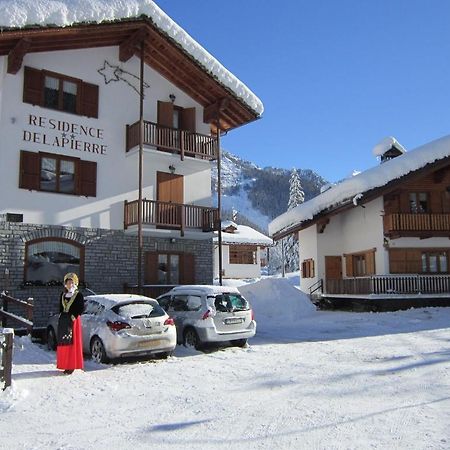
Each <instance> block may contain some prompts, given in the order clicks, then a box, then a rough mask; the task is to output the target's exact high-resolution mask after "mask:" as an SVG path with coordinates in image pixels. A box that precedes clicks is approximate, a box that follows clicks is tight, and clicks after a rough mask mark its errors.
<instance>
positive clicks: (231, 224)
mask: <svg viewBox="0 0 450 450" xmlns="http://www.w3.org/2000/svg"><path fill="white" fill-rule="evenodd" d="M230 227H231V228H234V229H235V230H237V228H238V226H237V224H235V223H234V222H233V221H232V220H222V230H226V229H227V228H230Z"/></svg>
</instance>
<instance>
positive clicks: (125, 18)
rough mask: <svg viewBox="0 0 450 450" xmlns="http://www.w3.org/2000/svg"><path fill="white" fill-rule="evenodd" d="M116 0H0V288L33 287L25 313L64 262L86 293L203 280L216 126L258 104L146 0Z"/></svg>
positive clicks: (211, 224)
mask: <svg viewBox="0 0 450 450" xmlns="http://www.w3.org/2000/svg"><path fill="white" fill-rule="evenodd" d="M125 3H126V4H125ZM125 3H124V2H111V4H110V5H108V4H107V2H98V1H96V0H93V1H92V2H88V3H86V2H85V3H82V2H78V3H77V2H71V1H70V0H65V1H64V0H63V1H61V0H60V1H49V2H47V3H46V10H42V5H41V9H40V10H39V11H37V10H35V9H34V8H35V6H36V5H33V3H32V2H22V3H18V4H17V5H13V2H10V1H2V0H0V7H1V11H2V16H1V17H0V26H1V28H2V30H1V34H0V112H1V114H0V135H1V140H0V192H1V200H0V291H1V290H8V291H10V292H11V294H12V295H13V296H15V297H17V298H22V299H26V298H28V297H33V298H34V323H35V325H36V326H42V325H45V323H46V320H47V315H48V313H49V312H51V311H56V310H57V309H58V293H59V292H60V290H61V287H60V286H61V281H62V278H63V275H64V274H65V273H66V272H67V271H74V272H77V273H78V274H79V277H80V280H81V281H82V282H84V283H86V284H87V285H88V287H90V288H91V289H92V290H94V291H95V292H97V293H103V292H123V291H124V289H127V290H133V289H136V287H137V286H139V285H140V286H142V285H144V288H145V293H147V294H150V295H157V294H158V293H159V292H162V291H164V290H167V289H168V288H169V287H170V286H172V285H176V284H184V283H197V284H200V283H212V281H213V237H214V230H217V229H218V224H219V217H220V215H219V211H218V209H217V208H214V207H213V199H212V193H211V167H212V165H217V160H218V156H219V155H220V134H221V133H225V132H229V131H231V130H233V129H235V128H238V127H240V126H242V125H245V124H247V123H249V122H252V121H254V120H256V119H258V118H259V117H260V116H261V114H262V112H263V105H262V103H261V101H260V100H259V99H258V98H257V97H256V96H255V95H254V94H253V93H252V92H251V91H250V89H248V88H247V87H246V86H245V85H244V84H243V83H242V82H241V81H239V80H238V79H237V78H236V77H235V76H234V75H233V74H231V73H230V72H229V71H228V70H227V69H226V68H225V67H223V66H222V65H221V64H220V63H219V62H218V61H217V60H216V59H215V58H214V57H213V56H211V54H209V53H208V52H207V51H206V50H205V49H204V48H203V47H201V46H200V45H199V44H198V43H197V42H196V41H194V40H193V39H192V38H191V37H190V36H189V35H188V34H187V33H186V32H185V31H184V30H183V29H182V28H181V27H179V26H178V25H177V24H176V23H175V22H173V20H171V19H170V17H168V16H167V15H166V14H165V13H164V12H163V11H162V10H161V9H160V8H159V7H158V6H157V5H156V4H154V3H153V2H151V1H149V0H146V1H144V0H129V1H127V2H125ZM11 5H12V6H11ZM77 5H78V6H77ZM79 5H85V9H83V10H81V9H80V10H74V8H77V7H78V8H81V6H79ZM36 7H37V6H36ZM19 8H20V10H19ZM71 17H75V18H76V20H77V22H76V23H74V22H73V21H71V20H70V18H71ZM212 18H213V16H212ZM36 20H39V22H38V23H36ZM58 21H59V22H58ZM141 99H142V104H141ZM141 119H142V121H141ZM138 236H139V237H140V238H139V239H138ZM140 251H141V253H140ZM139 255H141V258H140V259H139V258H138V256H139ZM139 269H140V271H139ZM139 278H140V279H141V282H139V281H140V280H139ZM0 303H1V302H0Z"/></svg>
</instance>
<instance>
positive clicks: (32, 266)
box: [25, 239, 84, 286]
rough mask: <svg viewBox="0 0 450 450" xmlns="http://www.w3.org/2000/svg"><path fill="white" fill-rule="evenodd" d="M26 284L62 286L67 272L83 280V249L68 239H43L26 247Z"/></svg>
mask: <svg viewBox="0 0 450 450" xmlns="http://www.w3.org/2000/svg"><path fill="white" fill-rule="evenodd" d="M25 258H26V260H25V282H27V283H30V284H34V285H38V286H44V285H60V284H62V280H63V278H64V275H65V274H66V273H67V272H75V273H77V274H78V275H79V278H80V280H81V279H83V269H84V251H83V247H81V246H80V245H78V244H76V243H74V242H73V241H69V240H66V239H41V240H36V241H31V242H29V243H28V244H27V246H26V257H25Z"/></svg>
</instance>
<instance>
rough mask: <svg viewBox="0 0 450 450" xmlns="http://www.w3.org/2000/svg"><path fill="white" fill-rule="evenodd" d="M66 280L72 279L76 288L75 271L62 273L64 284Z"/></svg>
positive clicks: (76, 278) (76, 277)
mask: <svg viewBox="0 0 450 450" xmlns="http://www.w3.org/2000/svg"><path fill="white" fill-rule="evenodd" d="M67 280H72V281H73V284H74V285H75V287H76V288H78V276H77V274H76V273H73V272H70V273H66V274H65V275H64V285H65V284H66V281H67Z"/></svg>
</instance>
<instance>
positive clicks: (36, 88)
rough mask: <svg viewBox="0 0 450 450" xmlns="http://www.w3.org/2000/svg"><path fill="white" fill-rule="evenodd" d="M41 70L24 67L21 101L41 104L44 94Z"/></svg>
mask: <svg viewBox="0 0 450 450" xmlns="http://www.w3.org/2000/svg"><path fill="white" fill-rule="evenodd" d="M43 80H44V77H43V75H42V70H38V69H33V68H32V67H25V70H24V76H23V101H24V103H31V104H32V105H42V99H43V95H44V81H43Z"/></svg>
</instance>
